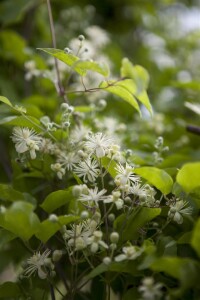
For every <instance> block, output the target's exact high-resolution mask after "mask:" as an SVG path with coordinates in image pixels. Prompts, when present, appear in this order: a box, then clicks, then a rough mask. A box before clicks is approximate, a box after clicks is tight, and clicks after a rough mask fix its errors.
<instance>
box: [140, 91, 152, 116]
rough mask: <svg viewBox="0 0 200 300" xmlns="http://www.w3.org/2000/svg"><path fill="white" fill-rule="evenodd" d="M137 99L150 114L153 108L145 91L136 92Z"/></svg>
mask: <svg viewBox="0 0 200 300" xmlns="http://www.w3.org/2000/svg"><path fill="white" fill-rule="evenodd" d="M136 97H137V99H138V100H139V101H140V102H141V103H142V104H144V106H145V107H146V108H147V109H148V111H149V112H150V114H151V115H152V114H153V109H152V106H151V103H150V100H149V97H148V95H147V92H146V91H143V92H141V93H140V94H136Z"/></svg>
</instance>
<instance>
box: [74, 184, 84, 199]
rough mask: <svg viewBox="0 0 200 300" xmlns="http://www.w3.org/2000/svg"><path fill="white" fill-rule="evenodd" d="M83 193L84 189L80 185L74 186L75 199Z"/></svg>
mask: <svg viewBox="0 0 200 300" xmlns="http://www.w3.org/2000/svg"><path fill="white" fill-rule="evenodd" d="M81 193H82V188H81V186H79V185H75V186H73V189H72V194H73V196H74V197H76V198H78V197H79V196H80V195H81Z"/></svg>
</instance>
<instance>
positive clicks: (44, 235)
mask: <svg viewBox="0 0 200 300" xmlns="http://www.w3.org/2000/svg"><path fill="white" fill-rule="evenodd" d="M78 219H79V217H78V216H72V215H65V216H60V217H58V218H57V221H51V220H50V219H47V220H45V221H43V222H41V223H40V224H39V226H38V228H37V233H36V237H37V238H38V239H39V240H41V241H42V242H43V243H46V242H47V241H48V240H49V239H50V238H51V237H52V236H53V235H55V233H56V232H57V231H58V230H59V229H61V227H62V226H63V225H67V224H70V223H72V222H75V221H77V220H78Z"/></svg>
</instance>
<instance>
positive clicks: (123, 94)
mask: <svg viewBox="0 0 200 300" xmlns="http://www.w3.org/2000/svg"><path fill="white" fill-rule="evenodd" d="M99 87H100V88H101V89H104V90H105V91H108V92H110V93H111V94H114V95H117V96H119V97H120V98H122V99H123V100H125V101H126V102H128V103H129V104H131V105H132V106H133V107H134V108H135V109H136V110H137V111H138V112H139V114H140V115H141V112H140V107H139V105H138V103H137V100H136V99H135V97H134V96H133V95H132V94H131V93H130V92H129V91H128V90H127V89H126V88H124V87H123V86H121V85H120V81H119V82H116V81H114V80H113V81H108V82H107V81H102V82H101V83H100V85H99Z"/></svg>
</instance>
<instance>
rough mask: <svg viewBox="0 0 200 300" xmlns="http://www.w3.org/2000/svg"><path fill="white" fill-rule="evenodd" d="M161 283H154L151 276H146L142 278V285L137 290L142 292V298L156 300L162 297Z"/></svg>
mask: <svg viewBox="0 0 200 300" xmlns="http://www.w3.org/2000/svg"><path fill="white" fill-rule="evenodd" d="M162 287H163V285H162V283H159V282H158V283H155V282H154V279H153V278H152V277H146V278H144V279H143V280H142V285H141V286H139V288H138V290H139V292H141V293H142V299H143V300H158V299H161V297H162V291H161V288H162Z"/></svg>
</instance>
